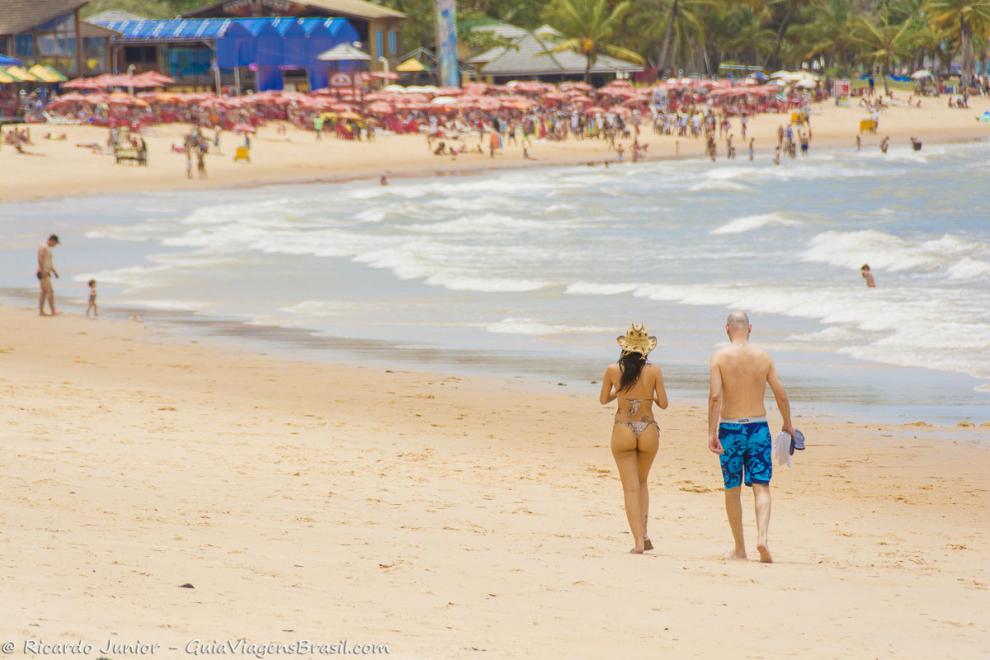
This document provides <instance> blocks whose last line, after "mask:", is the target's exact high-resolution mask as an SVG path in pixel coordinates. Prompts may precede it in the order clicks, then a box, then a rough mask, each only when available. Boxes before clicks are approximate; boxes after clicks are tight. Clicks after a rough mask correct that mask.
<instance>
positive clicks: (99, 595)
mask: <svg viewBox="0 0 990 660" xmlns="http://www.w3.org/2000/svg"><path fill="white" fill-rule="evenodd" d="M970 114H971V113H970ZM274 144H275V143H273V145H274ZM384 144H385V141H384V140H383V141H382V142H381V143H380V145H378V148H384V147H383V146H382V145H384ZM330 146H332V147H333V148H338V145H337V144H336V143H331V144H330ZM346 146H347V148H350V147H351V146H354V147H356V148H360V147H362V146H363V145H346ZM274 148H275V147H273V149H274ZM339 148H340V149H343V148H344V145H340V146H339ZM259 151H260V150H259ZM0 156H2V157H3V158H9V157H10V156H11V155H10V154H9V153H8V152H6V151H5V152H4V153H3V154H0ZM21 160H22V161H23V162H30V159H28V158H22V159H21ZM37 160H38V162H41V161H42V159H40V158H39V159H37ZM163 160H164V159H163ZM176 166H177V168H178V160H177V161H176ZM161 167H164V165H161ZM153 168H154V166H153ZM94 169H95V168H94ZM155 171H156V170H155V169H150V170H148V171H147V172H144V171H140V172H138V171H137V170H134V172H136V173H137V174H135V176H140V177H142V179H141V181H142V183H141V185H144V183H146V181H147V180H146V179H144V177H146V176H148V173H150V172H155ZM121 172H122V173H124V172H126V174H127V175H130V174H132V172H131V170H124V169H123V168H122V169H121ZM80 174H81V176H80V185H83V183H82V182H83V180H84V177H83V176H82V174H85V173H80ZM102 175H103V174H102V173H101V174H100V175H99V176H102ZM18 176H26V175H24V174H23V173H20V174H18ZM87 176H88V174H87ZM93 176H94V177H95V176H96V174H94V175H93ZM122 176H123V174H122ZM113 183H114V182H112V181H111V182H108V185H113ZM164 183H165V182H164V181H163V185H164ZM135 185H138V184H135ZM661 363H662V360H661ZM0 391H2V393H3V400H4V405H3V407H2V412H0V419H2V425H0V428H2V430H0V438H2V442H0V445H2V447H3V461H2V462H3V465H4V481H3V492H4V497H3V498H0V520H2V521H3V522H4V531H3V534H2V535H0V543H2V546H0V547H2V556H3V560H2V568H0V581H2V583H3V584H4V593H5V596H4V602H5V604H4V607H3V610H4V614H3V616H2V617H0V640H14V642H15V643H16V644H17V645H18V646H17V647H16V648H17V649H18V652H20V650H22V648H23V647H22V645H23V643H24V641H25V640H40V639H43V640H45V641H46V642H76V641H78V640H82V641H83V642H87V643H90V644H93V646H94V649H100V648H102V647H103V646H104V645H105V644H106V642H107V640H112V641H113V642H114V643H123V644H126V643H135V642H137V641H138V640H140V641H142V642H150V643H157V644H161V645H162V646H161V648H160V649H159V650H158V651H157V653H156V655H158V657H167V658H172V657H186V654H185V652H184V649H185V648H186V644H187V643H188V642H189V641H190V640H201V641H203V642H211V641H219V642H221V643H222V642H223V641H225V640H228V639H237V638H246V639H248V640H249V641H251V642H253V643H267V642H275V641H283V642H290V641H293V640H299V639H308V640H310V641H312V642H315V643H334V642H339V641H340V640H344V639H346V640H348V641H349V643H350V644H351V645H352V646H353V645H354V644H355V643H379V644H382V643H385V644H388V646H389V651H390V655H391V656H392V657H402V658H464V657H494V658H509V657H533V658H543V657H548V656H550V655H554V656H557V655H559V656H562V657H576V658H593V657H608V656H610V655H613V654H615V652H616V650H617V649H621V650H622V655H623V656H625V657H642V658H647V657H654V658H655V657H659V656H671V657H674V656H676V657H703V656H707V657H713V656H724V655H725V654H726V649H729V648H731V649H733V654H734V655H737V656H743V657H785V656H786V657H816V658H818V657H820V658H833V657H846V658H930V657H945V658H949V657H951V658H975V657H985V655H986V653H987V648H988V647H987V641H988V639H990V624H988V622H987V619H986V616H985V612H986V611H987V609H988V607H990V569H988V567H990V551H988V549H987V548H988V545H990V528H988V525H987V522H988V520H990V493H988V487H987V485H986V475H987V474H988V470H990V447H988V442H987V440H988V435H990V427H988V425H987V423H986V421H987V420H980V421H979V422H977V423H976V425H973V426H965V427H963V426H959V427H935V426H928V425H925V424H922V423H919V424H914V425H910V424H909V425H897V426H877V425H864V424H854V423H851V422H847V421H846V420H843V419H831V420H825V419H818V420H816V419H808V418H804V417H802V416H801V404H800V402H799V401H798V402H796V404H795V407H796V411H795V412H796V415H797V421H798V426H799V427H800V428H802V429H803V430H804V431H805V433H806V435H807V436H808V439H809V448H808V450H807V451H805V452H804V453H803V454H799V455H798V456H797V457H796V458H797V462H796V466H795V468H794V469H792V470H787V469H779V470H778V471H777V474H776V475H775V477H776V478H775V481H774V493H775V501H774V517H773V522H772V526H771V547H772V549H773V550H774V552H775V555H776V560H777V563H775V564H773V565H761V564H759V563H758V562H756V561H754V560H750V561H747V562H730V561H727V560H724V559H722V558H721V556H722V554H723V552H724V551H726V550H728V548H729V546H730V543H731V541H730V537H729V533H728V529H727V527H726V525H725V522H724V513H723V510H722V496H721V492H720V490H721V481H720V474H719V471H718V464H717V461H716V460H715V459H714V457H713V456H712V455H710V454H709V453H708V451H707V449H706V447H705V411H704V408H703V406H702V405H699V404H698V403H692V402H688V401H676V400H675V401H674V402H673V406H672V409H671V410H670V411H669V412H666V413H663V414H662V415H661V417H660V425H661V427H662V429H663V433H662V436H661V450H660V455H659V457H658V460H657V463H656V465H655V467H654V471H653V475H652V481H651V488H652V510H651V516H650V519H651V523H650V532H651V536H652V538H653V541H654V543H655V545H656V551H655V552H653V553H650V554H648V555H647V556H642V557H633V556H630V555H628V554H627V551H628V549H629V547H630V545H631V543H630V537H629V534H628V531H627V527H626V523H625V518H624V515H623V512H622V499H621V491H620V487H619V483H618V479H617V474H616V470H615V466H614V463H613V461H612V458H611V456H610V454H609V451H608V445H607V443H608V436H609V433H610V427H611V409H610V408H603V407H601V406H599V405H598V403H597V386H596V385H594V384H591V383H589V384H588V385H587V386H586V387H583V388H578V387H568V388H564V387H557V386H555V385H553V384H548V385H547V386H541V385H539V384H533V383H529V382H523V381H514V380H494V379H465V378H458V377H451V376H444V375H441V374H436V373H414V372H408V371H403V370H400V369H398V368H396V369H381V368H361V367H357V366H328V365H322V364H307V363H304V362H292V361H286V360H282V359H275V358H273V357H270V356H265V355H249V354H244V353H238V352H235V351H232V350H228V349H223V348H218V347H215V346H212V345H209V346H208V345H205V344H197V343H196V342H192V341H189V340H178V339H175V338H169V337H167V336H165V335H164V334H163V333H161V331H159V330H156V329H155V328H153V327H148V326H145V325H144V324H141V323H137V322H128V321H99V322H92V321H87V320H85V319H83V318H80V317H78V316H73V315H64V316H61V317H59V318H55V319H41V318H38V317H37V316H36V315H35V314H34V313H33V312H31V311H29V310H26V309H12V308H6V309H2V310H0ZM773 423H774V424H776V423H777V421H776V417H775V416H774V419H773ZM980 423H982V426H981V425H980ZM751 502H752V500H751V499H750V496H749V494H744V507H745V508H744V512H745V523H746V531H747V535H748V538H749V540H750V542H752V539H753V534H754V530H753V525H752V516H751V513H750V511H751V506H752V503H751ZM186 584H189V585H192V586H193V587H194V588H182V586H181V585H186ZM95 655H96V654H95V653H94V656H95ZM109 657H114V658H119V657H124V656H123V654H122V653H111V654H109Z"/></svg>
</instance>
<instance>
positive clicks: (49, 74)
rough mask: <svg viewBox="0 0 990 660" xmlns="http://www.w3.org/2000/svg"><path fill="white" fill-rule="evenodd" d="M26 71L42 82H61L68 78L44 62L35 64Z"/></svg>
mask: <svg viewBox="0 0 990 660" xmlns="http://www.w3.org/2000/svg"><path fill="white" fill-rule="evenodd" d="M28 73H30V74H31V75H32V76H34V77H35V78H37V79H38V80H40V81H41V82H43V83H49V84H54V83H61V82H65V81H66V80H68V78H66V77H65V76H63V75H62V74H61V73H59V72H58V71H57V70H55V69H54V68H53V67H50V66H47V65H44V64H35V65H34V66H33V67H31V68H30V69H28Z"/></svg>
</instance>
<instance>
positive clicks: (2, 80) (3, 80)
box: [0, 67, 14, 85]
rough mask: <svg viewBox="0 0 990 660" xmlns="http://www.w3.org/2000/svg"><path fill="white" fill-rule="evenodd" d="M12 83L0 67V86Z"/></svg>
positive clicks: (10, 78)
mask: <svg viewBox="0 0 990 660" xmlns="http://www.w3.org/2000/svg"><path fill="white" fill-rule="evenodd" d="M12 82H14V79H13V77H11V76H8V75H7V74H6V73H4V70H3V68H2V67H0V85H9V84H11V83H12Z"/></svg>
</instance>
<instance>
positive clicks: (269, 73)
mask: <svg viewBox="0 0 990 660" xmlns="http://www.w3.org/2000/svg"><path fill="white" fill-rule="evenodd" d="M105 25H106V27H108V28H110V29H112V30H114V31H115V32H117V33H118V36H116V37H114V38H113V41H112V46H113V61H114V69H115V71H117V72H126V71H130V72H134V73H141V72H143V71H160V72H163V73H165V74H166V75H168V76H170V77H172V78H174V79H175V80H176V81H177V83H178V85H179V86H180V87H204V88H210V89H214V88H219V87H221V86H225V87H229V88H231V89H233V90H234V91H235V92H240V91H242V90H247V89H251V90H257V91H268V90H282V89H296V90H300V91H305V90H309V89H322V88H325V87H327V84H328V80H329V76H330V74H331V69H332V67H333V66H334V65H329V64H328V63H326V62H322V61H320V60H319V55H320V53H323V52H325V51H327V50H329V49H331V48H334V47H335V46H339V45H340V44H344V43H346V44H351V43H354V42H355V41H357V40H358V37H359V35H358V32H357V31H356V30H355V29H354V27H353V26H352V25H351V23H350V22H349V21H347V20H346V19H343V18H285V17H280V18H175V19H166V20H123V21H111V22H109V23H106V24H105ZM337 66H339V65H337Z"/></svg>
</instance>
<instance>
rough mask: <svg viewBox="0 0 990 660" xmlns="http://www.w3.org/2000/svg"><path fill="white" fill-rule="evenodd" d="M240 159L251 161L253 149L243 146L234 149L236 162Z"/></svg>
mask: <svg viewBox="0 0 990 660" xmlns="http://www.w3.org/2000/svg"><path fill="white" fill-rule="evenodd" d="M239 160H243V161H244V162H246V163H250V162H251V150H250V149H248V148H247V147H243V146H241V147H237V150H236V151H234V162H235V163H236V162H237V161H239Z"/></svg>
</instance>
